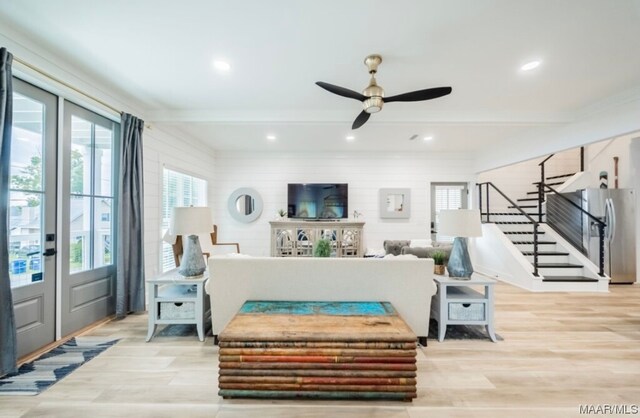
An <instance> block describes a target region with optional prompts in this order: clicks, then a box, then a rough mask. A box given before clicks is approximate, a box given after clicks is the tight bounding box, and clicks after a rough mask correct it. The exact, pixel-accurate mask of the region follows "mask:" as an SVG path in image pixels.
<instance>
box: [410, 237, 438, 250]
mask: <svg viewBox="0 0 640 418" xmlns="http://www.w3.org/2000/svg"><path fill="white" fill-rule="evenodd" d="M409 247H411V248H421V247H433V245H432V244H431V239H412V240H411V242H410V243H409Z"/></svg>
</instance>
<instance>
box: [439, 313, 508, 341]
mask: <svg viewBox="0 0 640 418" xmlns="http://www.w3.org/2000/svg"><path fill="white" fill-rule="evenodd" d="M427 338H428V340H436V341H438V321H437V320H435V319H434V318H430V319H429V335H428V336H427ZM496 339H497V340H498V341H504V338H502V337H501V336H499V335H498V334H496ZM444 340H445V341H446V340H488V341H491V338H489V334H487V330H486V329H485V327H484V325H447V333H446V334H445V335H444Z"/></svg>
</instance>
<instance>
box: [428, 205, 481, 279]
mask: <svg viewBox="0 0 640 418" xmlns="http://www.w3.org/2000/svg"><path fill="white" fill-rule="evenodd" d="M439 217H440V219H439V220H440V222H439V229H438V233H439V234H441V235H447V236H451V237H455V238H454V240H453V249H452V250H451V255H450V256H449V263H448V264H447V270H448V271H449V277H452V278H457V279H462V280H469V279H470V278H471V274H472V273H473V266H472V265H471V258H469V250H468V249H467V240H466V238H468V237H481V236H482V226H481V225H480V211H479V210H477V209H457V210H441V211H440V216H439Z"/></svg>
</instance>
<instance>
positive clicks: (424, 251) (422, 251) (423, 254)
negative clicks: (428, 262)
mask: <svg viewBox="0 0 640 418" xmlns="http://www.w3.org/2000/svg"><path fill="white" fill-rule="evenodd" d="M452 248H453V245H451V244H438V246H435V245H434V246H433V247H422V248H418V247H409V246H405V247H402V250H400V253H401V254H413V255H415V256H416V257H418V258H433V253H435V252H436V251H442V252H443V253H444V262H445V263H446V262H447V261H449V256H450V255H451V249H452Z"/></svg>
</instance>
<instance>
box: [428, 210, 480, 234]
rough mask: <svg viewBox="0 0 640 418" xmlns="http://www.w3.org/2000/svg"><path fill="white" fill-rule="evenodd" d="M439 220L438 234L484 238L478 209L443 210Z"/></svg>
mask: <svg viewBox="0 0 640 418" xmlns="http://www.w3.org/2000/svg"><path fill="white" fill-rule="evenodd" d="M438 220H439V223H438V234H441V235H446V236H449V237H463V238H466V237H481V236H482V226H481V225H480V211H479V210H477V209H457V210H441V211H440V214H439V219H438Z"/></svg>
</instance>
